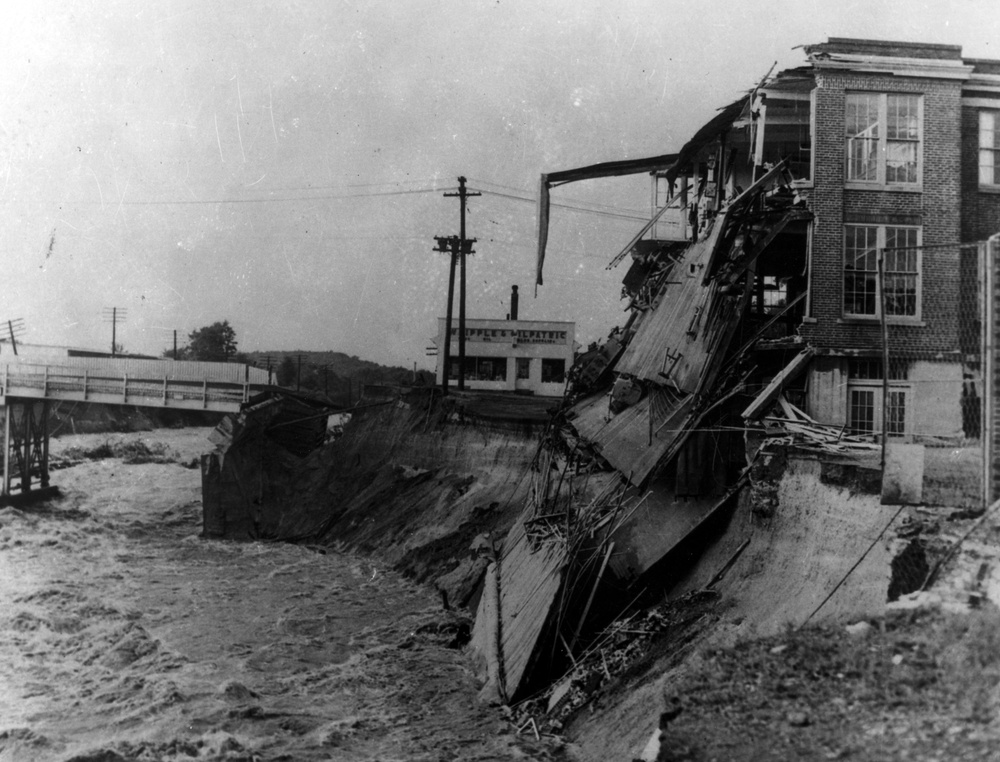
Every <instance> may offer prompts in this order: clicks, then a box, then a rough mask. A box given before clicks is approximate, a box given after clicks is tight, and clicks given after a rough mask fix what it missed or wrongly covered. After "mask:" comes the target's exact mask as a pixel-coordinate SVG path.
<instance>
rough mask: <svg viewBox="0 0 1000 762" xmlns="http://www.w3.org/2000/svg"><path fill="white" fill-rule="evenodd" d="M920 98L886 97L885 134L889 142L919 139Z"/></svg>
mask: <svg viewBox="0 0 1000 762" xmlns="http://www.w3.org/2000/svg"><path fill="white" fill-rule="evenodd" d="M919 108H920V96H918V95H887V96H886V126H885V134H886V137H887V138H889V140H919V139H920V111H919Z"/></svg>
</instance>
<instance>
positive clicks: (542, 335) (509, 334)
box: [451, 328, 567, 344]
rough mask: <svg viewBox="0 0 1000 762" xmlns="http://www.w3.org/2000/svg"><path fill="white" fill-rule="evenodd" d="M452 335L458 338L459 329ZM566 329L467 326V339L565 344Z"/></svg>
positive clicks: (505, 342)
mask: <svg viewBox="0 0 1000 762" xmlns="http://www.w3.org/2000/svg"><path fill="white" fill-rule="evenodd" d="M451 335H452V337H454V338H458V329H457V328H452V329H451ZM566 337H567V332H566V331H531V330H525V329H517V330H514V329H510V328H466V329H465V340H466V341H484V342H490V343H493V342H497V343H504V344H565V343H566Z"/></svg>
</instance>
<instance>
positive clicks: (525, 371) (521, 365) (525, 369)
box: [517, 357, 531, 378]
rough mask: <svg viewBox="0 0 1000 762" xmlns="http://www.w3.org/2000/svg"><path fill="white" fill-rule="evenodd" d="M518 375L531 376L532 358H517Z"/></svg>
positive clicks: (522, 376) (521, 376) (520, 376)
mask: <svg viewBox="0 0 1000 762" xmlns="http://www.w3.org/2000/svg"><path fill="white" fill-rule="evenodd" d="M517 377H518V378H530V377H531V358H528V357H518V358H517Z"/></svg>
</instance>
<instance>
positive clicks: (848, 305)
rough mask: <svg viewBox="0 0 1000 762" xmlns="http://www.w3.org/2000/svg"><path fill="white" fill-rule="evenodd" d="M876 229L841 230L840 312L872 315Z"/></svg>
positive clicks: (859, 227)
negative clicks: (842, 279) (841, 300)
mask: <svg viewBox="0 0 1000 762" xmlns="http://www.w3.org/2000/svg"><path fill="white" fill-rule="evenodd" d="M877 240H878V228H875V227H863V226H860V225H849V226H847V227H846V228H845V229H844V313H845V314H848V315H875V314H877V313H876V311H875V304H876V299H877V296H878V280H877V276H878V270H877V261H876V253H875V247H876V245H877Z"/></svg>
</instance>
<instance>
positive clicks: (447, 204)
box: [0, 0, 1000, 367]
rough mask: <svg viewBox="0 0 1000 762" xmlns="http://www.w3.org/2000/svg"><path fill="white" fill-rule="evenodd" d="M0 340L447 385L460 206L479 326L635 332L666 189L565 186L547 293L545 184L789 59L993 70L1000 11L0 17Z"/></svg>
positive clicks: (635, 149) (323, 5)
mask: <svg viewBox="0 0 1000 762" xmlns="http://www.w3.org/2000/svg"><path fill="white" fill-rule="evenodd" d="M0 8H2V12H0V262H2V265H3V266H2V284H3V285H2V287H0V294H2V300H0V320H7V319H16V318H21V319H23V320H24V323H25V325H26V327H27V332H26V334H25V336H24V340H26V341H31V342H37V343H48V344H66V345H71V346H83V347H97V348H106V347H108V346H109V345H110V334H111V331H110V324H108V323H104V322H102V320H101V313H102V310H103V309H104V308H109V307H120V308H124V309H125V311H126V319H125V322H124V323H123V324H122V325H120V326H119V329H118V337H119V341H120V342H121V343H122V344H124V346H125V348H126V350H129V351H136V352H148V353H157V354H158V353H160V352H161V351H162V350H163V349H165V348H167V347H168V346H169V344H170V341H171V332H172V331H173V330H179V331H180V332H181V336H182V337H183V336H185V335H186V334H187V333H188V332H189V331H191V330H193V329H195V328H198V327H200V326H203V325H206V324H209V323H212V322H215V321H217V320H224V319H227V320H229V321H230V323H231V324H232V325H233V326H234V328H235V329H236V332H237V338H238V340H239V344H240V348H241V349H245V350H269V349H272V350H273V349H316V350H321V349H333V350H339V351H344V352H347V353H349V354H356V355H358V356H360V357H364V358H367V359H372V360H375V361H377V362H382V363H388V364H399V365H404V366H407V367H412V365H413V363H414V362H416V363H417V364H418V365H419V366H420V367H431V366H432V362H433V360H432V359H431V358H427V357H426V356H425V347H427V346H428V344H429V337H431V336H432V335H433V334H434V333H435V331H436V322H435V318H436V317H437V316H438V315H443V314H444V310H445V302H446V294H447V276H448V266H447V265H448V263H447V257H446V256H445V255H443V254H439V253H435V252H433V251H432V249H433V247H434V240H433V237H434V236H435V235H455V234H457V233H458V201H457V199H454V198H444V197H443V196H442V193H443V192H447V191H452V190H454V189H455V187H456V186H457V180H456V178H457V176H458V175H465V176H466V177H467V178H468V179H469V187H470V189H475V190H479V191H483V195H482V196H481V197H476V198H472V199H471V200H470V201H469V216H468V235H469V236H471V237H476V238H478V239H479V241H478V243H477V244H476V252H477V253H476V254H475V255H474V256H473V257H472V258H471V259H470V261H469V278H468V283H469V308H468V309H469V315H470V316H479V317H503V316H504V315H505V313H506V312H507V298H508V295H509V292H510V286H511V284H514V283H517V284H519V285H520V286H521V292H522V299H521V317H522V318H525V319H539V320H544V319H559V320H574V321H576V322H577V325H578V328H577V332H578V340H580V341H581V342H582V343H586V342H588V341H591V340H594V339H597V338H600V337H602V336H604V335H606V334H607V332H608V331H609V330H610V328H611V327H612V326H614V325H615V324H616V323H619V322H621V320H622V318H623V313H622V311H621V308H622V305H620V304H619V303H618V301H617V295H618V291H619V281H620V279H621V276H622V275H623V274H624V273H623V272H620V271H612V272H611V273H608V272H607V271H606V270H605V265H606V264H607V262H608V261H609V260H610V259H611V258H612V257H613V256H614V255H615V254H616V253H617V252H618V251H619V250H620V249H621V247H622V246H624V245H625V244H626V243H627V242H628V240H629V239H630V238H631V237H632V235H633V234H634V233H635V232H636V231H637V230H638V229H639V227H640V226H641V225H642V222H641V220H640V219H637V218H638V217H640V216H641V215H643V214H646V215H648V213H649V184H648V183H649V180H648V177H646V176H638V177H636V178H633V179H630V180H609V181H593V182H589V183H581V184H576V185H569V186H566V187H564V188H560V189H559V190H557V191H556V192H555V193H554V196H553V201H554V202H555V203H559V204H565V205H567V206H571V207H585V208H586V209H587V211H583V210H580V209H570V208H565V207H556V208H555V209H554V210H553V225H552V232H551V236H550V245H549V256H548V260H547V263H546V285H544V286H542V287H541V288H540V289H539V292H538V297H537V298H532V282H533V268H534V247H535V226H536V220H535V207H534V201H533V200H534V197H535V196H536V194H537V185H538V177H539V174H540V173H541V172H545V171H555V170H559V169H567V168H572V167H576V166H581V165H585V164H590V163H594V162H598V161H608V160H614V159H625V158H638V157H642V156H650V155H656V154H660V153H666V152H669V151H672V150H676V149H677V148H679V147H680V145H681V144H682V143H683V142H684V141H685V140H686V139H687V138H689V137H690V136H691V134H692V132H693V131H694V130H695V129H697V127H698V126H700V124H701V123H703V122H704V121H706V120H707V119H709V118H710V117H711V116H712V114H713V113H714V111H715V109H717V108H719V107H721V106H723V105H725V104H726V103H728V102H730V101H731V100H733V99H734V98H736V97H738V96H739V95H740V94H741V93H742V92H744V91H746V90H747V89H749V88H751V87H752V86H753V84H754V82H755V81H756V80H758V79H759V78H760V77H762V76H763V75H764V74H765V73H766V72H767V71H768V69H770V67H771V65H772V64H773V63H775V62H777V64H778V67H779V69H780V68H786V67H790V66H796V65H800V64H801V63H803V57H802V51H801V50H795V49H794V48H795V47H796V46H798V45H802V44H808V43H815V42H822V41H824V40H826V38H827V37H830V36H846V37H869V38H880V39H899V40H910V41H924V42H936V43H950V44H959V45H962V46H963V52H964V54H965V55H966V56H969V57H984V58H1000V3H997V1H996V0H965V1H963V0H951V1H950V2H938V1H937V0H934V1H927V2H925V1H922V0H915V1H914V0H907V1H906V2H879V1H878V0H865V1H864V2H853V1H852V0H843V1H842V2H840V3H834V2H810V1H809V0H794V1H784V0H781V1H778V2H760V3H758V2H749V1H747V0H744V1H743V2H735V1H733V2H720V1H718V0H716V1H714V2H713V1H710V0H709V1H706V0H700V1H699V2H674V1H673V0H615V2H603V3H599V2H596V0H558V1H552V0H547V1H546V2H539V0H440V1H438V2H431V1H430V0H428V1H426V2H424V1H417V0H406V1H404V0H392V1H391V2H388V1H387V2H380V1H377V2H354V1H353V0H344V1H342V2H333V1H332V0H297V1H292V0H275V1H274V2H257V3H253V2H209V1H208V0H142V1H141V2H139V1H137V2H116V1H114V0H102V1H100V2H96V1H87V0H84V1H81V2H74V1H72V0H65V1H63V2H31V3H28V2H23V1H22V0H17V1H16V2H14V1H12V0H0Z"/></svg>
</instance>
